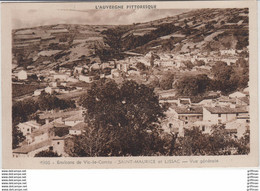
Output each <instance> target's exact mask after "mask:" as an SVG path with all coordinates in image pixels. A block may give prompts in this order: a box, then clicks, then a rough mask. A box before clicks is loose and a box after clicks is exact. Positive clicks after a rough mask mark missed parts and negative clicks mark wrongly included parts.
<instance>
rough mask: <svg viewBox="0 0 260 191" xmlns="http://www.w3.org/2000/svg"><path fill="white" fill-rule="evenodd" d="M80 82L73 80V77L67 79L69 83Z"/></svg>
mask: <svg viewBox="0 0 260 191" xmlns="http://www.w3.org/2000/svg"><path fill="white" fill-rule="evenodd" d="M78 81H79V80H78V79H76V78H73V77H69V78H68V79H67V82H78Z"/></svg>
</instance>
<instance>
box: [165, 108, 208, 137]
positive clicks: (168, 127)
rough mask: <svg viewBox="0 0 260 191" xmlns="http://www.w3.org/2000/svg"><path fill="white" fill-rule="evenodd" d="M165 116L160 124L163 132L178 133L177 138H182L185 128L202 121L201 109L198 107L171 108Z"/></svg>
mask: <svg viewBox="0 0 260 191" xmlns="http://www.w3.org/2000/svg"><path fill="white" fill-rule="evenodd" d="M165 114H166V120H164V121H163V123H162V127H163V129H164V131H166V132H174V133H178V135H179V136H184V129H185V128H190V127H192V126H194V125H193V124H194V123H195V122H197V121H202V120H203V109H202V107H200V106H192V107H191V106H186V107H185V106H182V107H178V106H171V107H170V108H169V109H168V111H166V112H165Z"/></svg>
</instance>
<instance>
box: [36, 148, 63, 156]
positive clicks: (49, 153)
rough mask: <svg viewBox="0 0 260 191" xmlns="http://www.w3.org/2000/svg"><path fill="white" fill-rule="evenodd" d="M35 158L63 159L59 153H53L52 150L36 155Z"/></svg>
mask: <svg viewBox="0 0 260 191" xmlns="http://www.w3.org/2000/svg"><path fill="white" fill-rule="evenodd" d="M34 157H61V155H59V154H58V153H57V152H53V151H52V150H45V151H41V152H39V153H36V154H35V155H34Z"/></svg>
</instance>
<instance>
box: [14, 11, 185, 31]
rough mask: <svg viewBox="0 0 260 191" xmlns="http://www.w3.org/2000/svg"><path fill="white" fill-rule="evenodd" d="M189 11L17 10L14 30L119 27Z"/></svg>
mask: <svg viewBox="0 0 260 191" xmlns="http://www.w3.org/2000/svg"><path fill="white" fill-rule="evenodd" d="M186 11H188V9H153V10H144V9H142V10H126V9H124V10H93V9H92V10H84V9H81V10H78V9H51V10H50V9H27V10H25V9H16V10H14V11H13V14H12V27H13V29H19V28H28V27H35V26H41V25H54V24H89V25H118V24H133V23H141V22H147V21H152V20H156V19H160V18H164V17H167V16H174V15H177V14H180V13H183V12H186Z"/></svg>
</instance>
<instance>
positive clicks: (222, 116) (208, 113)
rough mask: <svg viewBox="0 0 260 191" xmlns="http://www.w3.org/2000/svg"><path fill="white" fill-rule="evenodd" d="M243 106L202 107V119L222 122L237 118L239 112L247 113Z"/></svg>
mask: <svg viewBox="0 0 260 191" xmlns="http://www.w3.org/2000/svg"><path fill="white" fill-rule="evenodd" d="M247 113H248V111H246V110H245V109H243V108H230V107H219V106H216V107H203V121H206V122H212V123H213V124H223V123H227V122H229V121H233V120H235V119H237V117H238V116H239V115H241V114H247Z"/></svg>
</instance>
